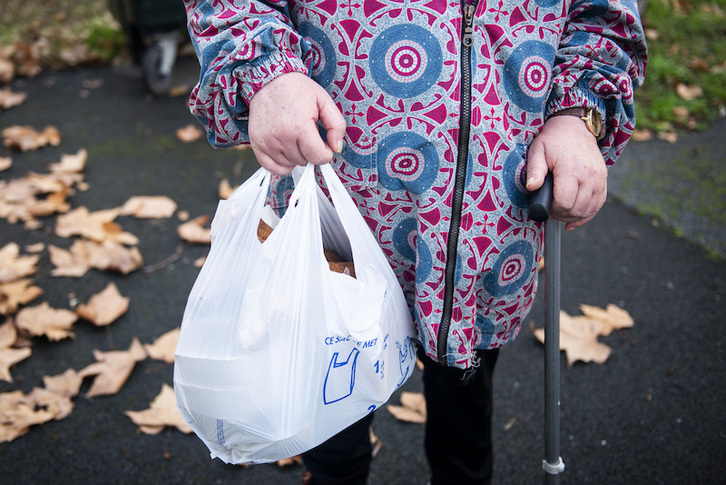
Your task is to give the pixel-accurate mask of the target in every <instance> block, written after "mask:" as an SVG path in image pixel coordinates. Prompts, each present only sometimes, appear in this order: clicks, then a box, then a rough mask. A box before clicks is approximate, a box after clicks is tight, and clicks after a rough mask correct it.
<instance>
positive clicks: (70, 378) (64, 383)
mask: <svg viewBox="0 0 726 485" xmlns="http://www.w3.org/2000/svg"><path fill="white" fill-rule="evenodd" d="M43 384H44V385H45V388H46V389H48V390H49V391H52V392H54V393H56V394H60V395H61V396H65V397H75V396H77V395H78V393H79V392H80V390H81V384H83V377H81V375H80V374H79V373H78V372H76V371H75V370H74V369H68V370H66V371H65V372H64V373H63V374H58V375H55V376H45V377H43Z"/></svg>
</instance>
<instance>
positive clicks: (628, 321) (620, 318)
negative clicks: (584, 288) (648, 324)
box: [580, 303, 635, 337]
mask: <svg viewBox="0 0 726 485" xmlns="http://www.w3.org/2000/svg"><path fill="white" fill-rule="evenodd" d="M580 311H581V312H582V313H583V315H585V316H586V317H588V318H590V319H592V320H597V321H598V322H600V323H601V324H602V329H601V330H600V335H602V336H603V337H607V336H608V335H610V333H611V332H612V331H613V330H620V329H621V328H632V327H633V326H634V325H635V321H634V320H633V317H631V316H630V313H628V312H627V310H623V309H622V308H620V307H619V306H617V305H613V304H612V303H610V304H608V306H607V307H606V308H605V309H604V310H603V309H602V308H598V307H596V306H591V305H584V304H583V305H580Z"/></svg>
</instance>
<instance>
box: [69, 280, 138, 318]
mask: <svg viewBox="0 0 726 485" xmlns="http://www.w3.org/2000/svg"><path fill="white" fill-rule="evenodd" d="M128 309H129V299H128V298H126V297H124V296H121V293H119V291H118V288H117V287H116V285H115V284H114V283H109V284H108V285H107V286H106V288H105V289H104V290H103V291H101V292H99V293H96V294H95V295H93V296H92V297H91V299H90V300H88V303H87V304H85V305H79V306H78V308H76V313H77V314H78V315H79V316H80V317H81V318H84V319H86V320H88V321H89V322H92V323H93V324H94V325H96V326H99V327H100V326H104V325H109V324H111V323H112V322H114V321H116V320H117V319H118V318H119V317H120V316H121V315H123V314H124V313H126V311H127V310H128Z"/></svg>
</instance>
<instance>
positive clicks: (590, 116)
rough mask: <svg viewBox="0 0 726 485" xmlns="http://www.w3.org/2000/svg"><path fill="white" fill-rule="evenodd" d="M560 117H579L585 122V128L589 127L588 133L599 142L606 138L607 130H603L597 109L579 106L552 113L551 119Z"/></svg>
mask: <svg viewBox="0 0 726 485" xmlns="http://www.w3.org/2000/svg"><path fill="white" fill-rule="evenodd" d="M560 115H569V116H577V117H578V118H580V119H581V120H582V121H584V122H585V126H587V129H588V131H589V132H590V133H592V134H593V135H594V136H595V138H597V139H598V140H600V139H602V138H603V137H604V136H605V130H603V126H602V119H601V118H600V113H599V112H598V111H597V110H596V109H592V108H583V107H581V106H577V107H574V108H565V109H563V110H560V111H557V112H555V113H552V114H551V115H550V117H552V116H560Z"/></svg>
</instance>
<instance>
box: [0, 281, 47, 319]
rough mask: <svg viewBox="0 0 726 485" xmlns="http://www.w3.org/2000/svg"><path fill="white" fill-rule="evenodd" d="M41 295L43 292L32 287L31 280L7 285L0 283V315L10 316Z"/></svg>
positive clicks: (12, 282) (11, 282)
mask: <svg viewBox="0 0 726 485" xmlns="http://www.w3.org/2000/svg"><path fill="white" fill-rule="evenodd" d="M42 294H43V290H42V289H41V288H39V287H37V286H34V285H33V280H31V279H29V278H25V279H22V280H17V281H10V282H8V283H0V314H3V315H10V314H12V313H15V312H16V311H17V310H18V306H20V305H25V304H26V303H30V302H31V301H33V300H35V299H36V298H38V297H39V296H40V295H42Z"/></svg>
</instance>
